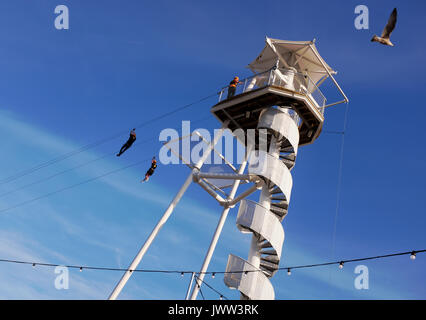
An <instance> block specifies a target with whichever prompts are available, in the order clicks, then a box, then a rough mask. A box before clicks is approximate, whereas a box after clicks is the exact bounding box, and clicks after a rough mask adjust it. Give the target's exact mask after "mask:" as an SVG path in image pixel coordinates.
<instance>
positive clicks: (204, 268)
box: [191, 143, 254, 300]
mask: <svg viewBox="0 0 426 320" xmlns="http://www.w3.org/2000/svg"><path fill="white" fill-rule="evenodd" d="M253 146H254V143H249V144H248V147H247V152H246V155H245V158H244V161H243V162H242V163H241V166H240V168H239V169H238V174H240V175H241V174H243V172H244V170H245V169H246V165H247V162H248V157H249V155H250V152H251V150H252V147H253ZM240 182H241V180H235V181H234V184H233V185H232V189H231V192H230V193H229V196H228V200H229V201H231V200H233V199H234V197H235V194H236V193H237V189H238V187H239V185H240ZM230 209H231V208H230V207H227V208H224V209H223V211H222V215H221V216H220V219H219V223H218V224H217V227H216V231H215V233H214V235H213V238H212V241H211V243H210V246H209V249H208V250H207V254H206V257H205V258H204V262H203V265H202V267H201V270H200V273H199V275H200V276H199V277H198V279H196V281H195V287H194V289H193V291H192V295H191V300H196V299H197V295H198V292H199V291H200V288H201V284H202V283H203V280H204V276H205V272H206V271H207V268H208V267H209V264H210V261H211V258H212V256H213V252H214V250H215V249H216V245H217V242H218V240H219V236H220V234H221V233H222V229H223V226H224V225H225V221H226V218H227V216H228V213H229V210H230Z"/></svg>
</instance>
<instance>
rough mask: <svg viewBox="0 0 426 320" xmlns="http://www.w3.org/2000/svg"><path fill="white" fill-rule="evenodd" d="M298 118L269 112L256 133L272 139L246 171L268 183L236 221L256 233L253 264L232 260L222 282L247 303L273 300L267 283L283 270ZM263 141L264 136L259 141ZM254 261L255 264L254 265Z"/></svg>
mask: <svg viewBox="0 0 426 320" xmlns="http://www.w3.org/2000/svg"><path fill="white" fill-rule="evenodd" d="M299 121H300V120H299V118H298V115H297V113H295V112H294V111H293V110H291V109H290V108H282V107H270V108H267V109H264V110H263V111H262V112H261V114H260V117H259V121H258V124H257V129H258V130H261V129H266V130H267V133H268V136H267V137H268V138H267V140H268V141H267V150H259V149H257V150H254V151H252V154H251V156H250V161H249V167H248V171H249V173H250V174H255V175H257V176H259V177H260V178H262V179H263V180H264V181H265V184H264V186H263V187H262V192H261V196H260V199H259V203H256V202H254V201H250V200H247V199H244V200H242V201H241V203H240V207H239V211H238V215H237V221H236V224H237V227H238V228H239V230H240V231H241V232H243V233H252V234H253V238H252V248H251V250H250V253H249V259H248V260H249V261H247V260H244V259H242V258H240V257H237V256H235V255H232V254H231V255H229V258H228V263H227V267H226V272H227V273H225V277H224V281H225V284H226V285H227V286H228V287H230V288H232V289H237V290H239V291H240V292H241V296H242V298H243V299H250V300H263V299H267V300H272V299H274V297H275V293H274V289H273V286H272V284H271V283H270V280H269V278H271V277H272V276H274V274H275V273H276V272H277V270H278V268H279V263H280V259H281V254H282V246H283V242H284V229H283V227H282V224H281V222H282V220H283V219H284V217H285V216H286V215H287V211H288V205H289V202H290V196H291V189H292V176H291V173H290V171H291V170H292V169H293V167H294V164H295V161H296V156H297V149H298V146H299V128H298V122H299ZM259 136H260V135H259ZM253 261H254V262H253Z"/></svg>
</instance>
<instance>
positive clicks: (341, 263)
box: [339, 261, 344, 269]
mask: <svg viewBox="0 0 426 320" xmlns="http://www.w3.org/2000/svg"><path fill="white" fill-rule="evenodd" d="M343 264H344V262H343V261H341V262H340V264H339V269H343Z"/></svg>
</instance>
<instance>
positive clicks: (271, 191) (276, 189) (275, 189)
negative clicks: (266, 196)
mask: <svg viewBox="0 0 426 320" xmlns="http://www.w3.org/2000/svg"><path fill="white" fill-rule="evenodd" d="M269 192H270V193H271V194H277V193H282V191H281V189H280V188H277V187H275V186H274V187H272V188H271V189H269Z"/></svg>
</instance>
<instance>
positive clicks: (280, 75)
mask: <svg viewBox="0 0 426 320" xmlns="http://www.w3.org/2000/svg"><path fill="white" fill-rule="evenodd" d="M228 89H229V87H224V88H222V89H221V91H220V93H219V102H218V103H217V104H216V105H214V106H213V107H212V109H211V112H212V113H213V115H214V116H215V117H216V118H217V119H218V120H219V121H220V122H221V123H223V122H225V121H226V120H230V122H229V125H228V128H229V129H230V130H231V131H234V130H235V129H238V128H240V129H243V130H244V131H245V130H247V129H256V128H257V124H258V121H259V116H260V112H261V111H262V110H263V109H267V108H269V107H272V106H285V107H289V108H290V109H292V110H294V112H295V113H296V114H297V117H298V119H297V123H298V126H299V132H300V142H299V144H300V145H306V144H310V143H312V142H314V140H315V139H316V138H318V136H319V135H320V133H321V130H322V126H323V122H324V107H325V105H326V101H327V99H326V98H325V96H324V94H323V93H322V92H321V90H320V89H319V88H318V87H317V85H316V84H315V83H314V82H313V81H312V79H311V78H310V77H309V75H308V74H302V73H299V72H296V71H295V70H294V69H292V68H279V69H278V68H275V67H274V68H271V69H270V70H268V71H266V72H263V73H259V74H255V75H253V76H251V77H248V78H246V79H244V80H242V81H240V84H239V85H238V86H237V88H236V91H235V94H234V95H233V96H232V97H228Z"/></svg>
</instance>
